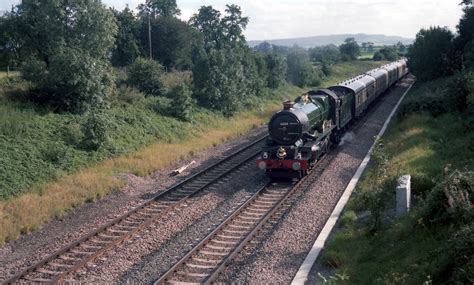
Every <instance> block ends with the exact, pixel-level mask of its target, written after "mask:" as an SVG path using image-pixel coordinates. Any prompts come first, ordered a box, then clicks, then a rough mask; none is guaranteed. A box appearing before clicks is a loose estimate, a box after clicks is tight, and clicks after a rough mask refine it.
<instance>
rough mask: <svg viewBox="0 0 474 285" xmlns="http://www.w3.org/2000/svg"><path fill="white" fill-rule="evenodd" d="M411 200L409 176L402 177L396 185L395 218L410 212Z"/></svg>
mask: <svg viewBox="0 0 474 285" xmlns="http://www.w3.org/2000/svg"><path fill="white" fill-rule="evenodd" d="M410 199H411V176H410V175H403V176H401V177H400V178H399V179H398V183H397V206H396V213H395V214H396V216H397V217H400V216H401V215H403V214H405V213H406V212H408V211H409V210H410Z"/></svg>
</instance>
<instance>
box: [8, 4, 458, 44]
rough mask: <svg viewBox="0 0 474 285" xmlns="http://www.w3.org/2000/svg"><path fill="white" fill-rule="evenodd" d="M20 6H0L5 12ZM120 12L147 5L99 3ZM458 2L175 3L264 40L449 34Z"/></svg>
mask: <svg viewBox="0 0 474 285" xmlns="http://www.w3.org/2000/svg"><path fill="white" fill-rule="evenodd" d="M19 2H20V1H19V0H0V10H8V9H10V8H11V5H12V4H17V3H19ZM102 2H103V3H105V4H106V5H108V6H113V7H115V8H116V9H120V10H121V9H122V8H124V7H125V4H129V6H130V8H136V7H137V6H138V4H139V3H143V2H145V0H102ZM459 2H461V0H431V1H426V0H306V1H303V0H226V1H223V0H206V1H198V0H177V3H178V6H179V8H180V9H181V16H180V17H181V18H182V19H183V20H187V19H189V17H190V16H191V15H192V14H194V13H196V11H197V10H198V9H199V7H200V6H203V5H212V6H213V7H214V8H217V9H219V10H222V11H224V8H225V4H237V5H239V6H241V7H242V10H243V13H244V16H248V17H249V18H250V23H249V25H248V26H247V30H246V31H245V35H246V36H247V39H248V40H268V39H281V38H293V37H305V36H316V35H329V34H346V33H367V34H385V35H396V36H403V37H409V38H414V37H415V35H416V33H417V32H418V31H419V30H420V29H421V28H428V27H430V26H447V27H449V28H450V29H451V30H452V31H455V30H456V24H457V23H458V21H459V18H460V16H461V14H462V8H461V7H460V6H459V5H458V3H459Z"/></svg>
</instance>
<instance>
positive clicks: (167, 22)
mask: <svg viewBox="0 0 474 285" xmlns="http://www.w3.org/2000/svg"><path fill="white" fill-rule="evenodd" d="M139 34H140V43H141V46H142V50H144V51H145V50H148V44H149V43H148V19H147V18H145V19H142V20H141V25H140V33H139ZM195 37H196V36H195V33H194V31H193V29H192V28H191V27H190V26H188V25H187V24H186V23H185V22H183V21H181V20H180V19H177V18H174V17H159V18H156V19H152V20H151V44H152V57H153V59H155V60H158V61H159V62H160V63H161V64H163V65H164V66H165V67H166V68H167V69H179V70H183V69H189V68H191V65H192V60H191V52H192V45H193V42H194V41H195Z"/></svg>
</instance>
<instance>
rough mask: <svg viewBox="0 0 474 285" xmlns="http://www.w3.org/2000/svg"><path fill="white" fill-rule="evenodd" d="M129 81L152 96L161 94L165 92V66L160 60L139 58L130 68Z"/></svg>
mask: <svg viewBox="0 0 474 285" xmlns="http://www.w3.org/2000/svg"><path fill="white" fill-rule="evenodd" d="M127 73H128V83H129V84H130V85H131V86H134V87H136V88H138V90H140V91H142V92H144V93H145V94H147V95H151V96H160V95H164V93H165V91H166V90H165V85H164V83H163V79H162V76H163V66H162V65H161V64H159V63H158V62H156V61H154V60H151V59H146V58H137V59H136V60H135V61H134V62H133V63H132V65H130V66H129V68H128V71H127Z"/></svg>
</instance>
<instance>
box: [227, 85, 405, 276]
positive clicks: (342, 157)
mask: <svg viewBox="0 0 474 285" xmlns="http://www.w3.org/2000/svg"><path fill="white" fill-rule="evenodd" d="M407 80H408V79H405V80H404V81H405V82H406V81H407ZM407 85H408V84H406V83H404V84H401V85H397V86H396V87H394V88H392V90H391V91H390V92H389V93H387V94H385V96H383V97H381V98H380V100H379V102H378V103H377V104H376V105H375V106H374V108H372V109H371V110H370V111H369V113H368V114H367V117H366V118H364V120H365V122H361V123H363V125H361V126H356V128H355V129H354V130H353V131H352V132H350V133H348V134H347V135H346V136H345V140H344V143H343V144H342V145H340V146H338V147H337V148H336V149H335V150H333V151H336V152H337V153H336V155H335V157H334V158H333V159H332V160H331V162H330V163H329V165H328V166H327V168H326V169H325V171H324V172H323V173H322V175H321V176H320V178H319V179H318V180H317V181H316V182H315V183H314V184H313V186H312V187H311V189H308V190H307V191H305V193H304V194H302V195H301V196H300V197H299V199H298V201H297V202H296V203H295V204H294V205H293V206H292V207H291V208H290V209H289V210H288V211H287V213H286V214H285V215H284V216H282V217H281V218H280V219H278V220H277V221H275V222H274V223H273V226H272V227H268V228H267V230H266V231H265V232H262V233H261V235H259V237H258V238H257V239H255V240H254V241H253V242H252V243H251V244H250V245H249V246H248V247H247V248H246V249H245V250H244V251H242V252H241V254H240V255H239V256H238V258H237V259H235V260H234V261H233V262H231V264H230V265H229V266H228V267H227V269H226V271H225V272H224V273H223V274H221V276H220V278H219V281H223V282H230V281H232V282H237V283H255V284H269V283H273V284H275V283H278V284H282V283H283V284H288V283H290V282H291V281H292V279H293V277H294V275H295V274H296V272H297V271H298V269H299V267H300V265H301V263H302V262H303V260H304V258H305V257H306V255H307V253H308V252H309V250H310V249H311V246H312V245H313V243H314V241H315V239H316V237H317V235H318V234H319V232H320V231H321V229H322V227H323V226H324V224H325V222H326V220H327V218H328V217H329V215H330V214H331V212H332V209H333V208H334V207H335V205H336V203H337V201H338V199H339V197H340V195H342V192H343V191H344V189H345V187H346V185H347V184H348V183H349V181H350V179H351V178H352V176H353V174H354V173H355V171H356V169H357V167H358V166H359V164H360V163H361V161H362V159H363V158H364V156H365V154H366V153H367V151H368V150H369V148H370V146H371V145H372V143H373V141H374V136H375V135H377V133H378V132H379V130H380V128H381V127H382V125H383V124H384V122H385V119H386V118H387V117H388V115H389V113H390V111H391V110H392V108H393V107H394V106H395V104H396V103H397V101H398V99H399V98H400V97H401V96H402V94H403V92H404V91H405V90H406V88H407V87H408V86H407Z"/></svg>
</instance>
